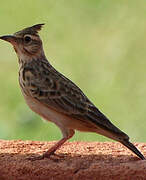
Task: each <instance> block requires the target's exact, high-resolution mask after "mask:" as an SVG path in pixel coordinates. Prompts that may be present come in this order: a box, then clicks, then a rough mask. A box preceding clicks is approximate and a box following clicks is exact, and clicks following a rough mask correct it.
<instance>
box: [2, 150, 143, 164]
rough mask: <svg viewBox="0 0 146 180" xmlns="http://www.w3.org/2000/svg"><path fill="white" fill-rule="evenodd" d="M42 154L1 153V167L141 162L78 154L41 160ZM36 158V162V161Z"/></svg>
mask: <svg viewBox="0 0 146 180" xmlns="http://www.w3.org/2000/svg"><path fill="white" fill-rule="evenodd" d="M40 156H41V155H40V154H37V153H27V154H21V153H0V166H1V164H4V163H10V162H14V161H15V162H17V163H21V162H24V161H25V164H27V162H28V163H30V162H35V163H38V162H39V163H40V162H48V163H49V162H51V163H52V162H53V163H60V162H61V163H62V162H68V163H72V162H74V161H75V162H79V161H80V162H82V163H83V162H91V161H92V162H94V163H100V162H101V163H106V164H109V163H111V164H112V165H114V164H115V165H116V164H119V163H127V162H133V161H138V160H140V159H139V158H138V157H136V156H132V155H118V156H113V155H112V154H107V155H105V154H104V155H103V154H99V155H98V154H79V153H78V154H76V153H57V154H54V155H51V156H50V157H49V158H43V159H39V158H37V157H40ZM35 157H36V160H35Z"/></svg>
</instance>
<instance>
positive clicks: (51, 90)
mask: <svg viewBox="0 0 146 180" xmlns="http://www.w3.org/2000/svg"><path fill="white" fill-rule="evenodd" d="M43 26H44V24H43V23H42V24H35V25H33V26H30V27H27V28H24V29H22V30H20V31H18V32H16V33H14V34H12V35H4V36H0V39H2V40H4V41H7V42H9V43H11V44H12V46H13V48H14V50H15V52H16V54H17V56H18V63H19V84H20V88H21V91H22V94H23V96H24V99H25V101H26V103H27V105H28V106H29V107H30V109H31V110H32V111H34V112H35V113H37V114H39V115H40V116H41V117H42V118H44V119H46V120H47V121H51V122H53V123H54V124H56V126H58V127H59V129H60V130H61V132H62V139H61V140H59V141H58V142H57V143H56V144H55V145H53V146H52V147H51V148H50V149H48V150H47V151H46V152H44V153H43V154H42V155H40V156H39V158H38V159H44V158H49V157H50V156H51V155H54V154H55V151H56V150H57V149H58V148H60V147H61V146H62V145H63V144H64V143H65V142H66V141H67V140H69V139H70V138H71V137H72V136H73V135H74V134H75V131H76V130H77V131H83V132H94V133H98V134H100V135H103V136H106V137H108V138H111V139H113V140H115V141H118V142H120V143H121V144H123V145H124V146H126V147H127V148H128V149H129V150H131V151H132V152H133V153H135V154H136V155H137V156H138V157H139V158H140V159H142V160H144V159H145V157H144V156H143V155H142V153H141V152H140V151H139V150H138V149H137V148H136V147H135V146H134V144H132V143H131V142H130V141H129V136H128V135H127V134H125V133H124V132H123V131H121V130H120V129H119V128H117V127H116V126H115V125H113V124H112V122H111V121H110V120H109V119H108V118H107V117H106V116H105V115H104V114H103V113H102V112H101V111H100V110H99V109H98V108H97V107H96V106H95V105H94V104H93V103H92V102H91V101H90V100H89V98H88V97H87V96H86V95H85V94H84V93H83V91H82V90H81V89H80V88H79V87H78V86H77V85H76V84H75V83H73V82H72V81H71V80H69V79H68V78H67V77H65V76H64V75H63V74H62V73H60V72H59V71H57V70H56V69H55V68H54V67H53V66H52V65H51V63H50V62H49V61H48V60H47V58H46V56H45V53H44V50H43V42H42V40H41V38H40V35H39V31H40V30H41V29H42V27H43ZM36 159H37V158H36Z"/></svg>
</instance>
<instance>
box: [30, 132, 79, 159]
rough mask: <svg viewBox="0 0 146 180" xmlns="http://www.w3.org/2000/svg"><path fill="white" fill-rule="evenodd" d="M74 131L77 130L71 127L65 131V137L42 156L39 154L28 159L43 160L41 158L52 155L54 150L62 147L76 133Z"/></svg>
mask: <svg viewBox="0 0 146 180" xmlns="http://www.w3.org/2000/svg"><path fill="white" fill-rule="evenodd" d="M74 133H75V131H74V130H73V129H69V130H68V131H67V133H65V134H64V132H63V135H64V137H63V138H62V139H61V140H60V141H58V142H57V143H56V144H55V145H54V146H52V147H51V148H50V149H49V150H48V151H46V152H45V153H44V154H42V155H41V156H38V157H29V158H28V159H29V160H32V161H35V160H41V159H44V158H49V157H50V156H51V155H53V154H54V152H55V151H56V150H57V149H58V148H60V147H61V145H62V144H64V143H65V142H66V141H67V140H68V139H70V138H71V137H72V136H73V135H74Z"/></svg>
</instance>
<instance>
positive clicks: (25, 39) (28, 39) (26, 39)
mask: <svg viewBox="0 0 146 180" xmlns="http://www.w3.org/2000/svg"><path fill="white" fill-rule="evenodd" d="M30 41H31V37H30V36H25V37H24V42H25V43H26V44H28V43H29V42H30Z"/></svg>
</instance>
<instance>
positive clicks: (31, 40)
mask: <svg viewBox="0 0 146 180" xmlns="http://www.w3.org/2000/svg"><path fill="white" fill-rule="evenodd" d="M43 25H44V24H36V25H34V26H31V27H28V28H25V29H23V30H21V31H18V32H16V33H14V34H13V35H6V36H1V37H0V39H2V40H5V41H7V42H10V43H11V44H12V45H13V47H14V49H15V51H16V53H17V55H18V58H19V59H20V60H22V61H27V60H30V59H36V58H42V56H44V51H43V46H42V41H41V39H40V37H39V35H38V32H39V31H40V30H41V28H42V26H43Z"/></svg>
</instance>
